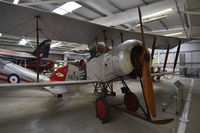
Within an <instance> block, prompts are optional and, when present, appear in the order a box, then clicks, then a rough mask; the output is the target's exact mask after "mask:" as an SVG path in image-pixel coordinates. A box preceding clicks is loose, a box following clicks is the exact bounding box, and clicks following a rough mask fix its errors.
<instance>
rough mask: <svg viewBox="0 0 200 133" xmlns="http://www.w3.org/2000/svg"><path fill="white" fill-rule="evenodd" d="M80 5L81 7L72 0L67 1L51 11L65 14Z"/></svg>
mask: <svg viewBox="0 0 200 133" xmlns="http://www.w3.org/2000/svg"><path fill="white" fill-rule="evenodd" d="M80 7H81V5H80V4H78V3H76V2H73V1H72V2H67V3H65V4H63V5H62V6H60V7H58V8H56V9H54V10H53V12H55V13H57V14H60V15H64V14H66V13H68V12H72V11H74V10H76V9H78V8H80Z"/></svg>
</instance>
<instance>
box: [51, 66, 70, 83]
mask: <svg viewBox="0 0 200 133" xmlns="http://www.w3.org/2000/svg"><path fill="white" fill-rule="evenodd" d="M67 71H68V66H63V67H60V68H58V69H57V70H56V71H55V72H54V73H53V74H52V75H51V77H50V80H51V81H65V80H66V77H67Z"/></svg>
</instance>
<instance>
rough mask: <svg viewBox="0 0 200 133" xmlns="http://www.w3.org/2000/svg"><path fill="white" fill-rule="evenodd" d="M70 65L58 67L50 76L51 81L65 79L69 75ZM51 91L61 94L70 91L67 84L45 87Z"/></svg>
mask: <svg viewBox="0 0 200 133" xmlns="http://www.w3.org/2000/svg"><path fill="white" fill-rule="evenodd" d="M67 71H68V66H63V67H60V68H59V69H57V70H56V71H55V72H54V73H53V74H52V75H51V77H50V82H54V81H65V79H66V77H67ZM45 89H46V90H48V91H50V92H51V93H53V94H55V95H57V96H60V95H62V94H63V93H66V92H67V91H68V89H67V86H55V87H45Z"/></svg>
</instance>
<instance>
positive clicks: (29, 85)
mask: <svg viewBox="0 0 200 133" xmlns="http://www.w3.org/2000/svg"><path fill="white" fill-rule="evenodd" d="M98 82H100V81H98V80H77V81H56V82H33V83H13V84H11V83H1V84H0V89H6V88H9V89H17V88H21V89H22V88H24V87H26V88H34V87H46V86H49V87H53V86H67V85H83V84H90V83H98Z"/></svg>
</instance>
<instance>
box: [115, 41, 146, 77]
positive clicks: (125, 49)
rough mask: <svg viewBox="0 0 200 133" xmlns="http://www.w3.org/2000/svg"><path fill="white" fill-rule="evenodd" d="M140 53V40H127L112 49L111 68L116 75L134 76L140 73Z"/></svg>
mask: <svg viewBox="0 0 200 133" xmlns="http://www.w3.org/2000/svg"><path fill="white" fill-rule="evenodd" d="M141 53H142V46H141V42H140V41H138V40H128V41H125V42H124V43H122V44H120V45H118V46H117V47H116V48H115V50H114V51H113V69H114V72H115V73H116V74H117V75H118V76H130V77H135V76H137V75H139V74H141V73H140V70H141V69H140V68H141V65H140V62H139V56H140V54H141Z"/></svg>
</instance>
